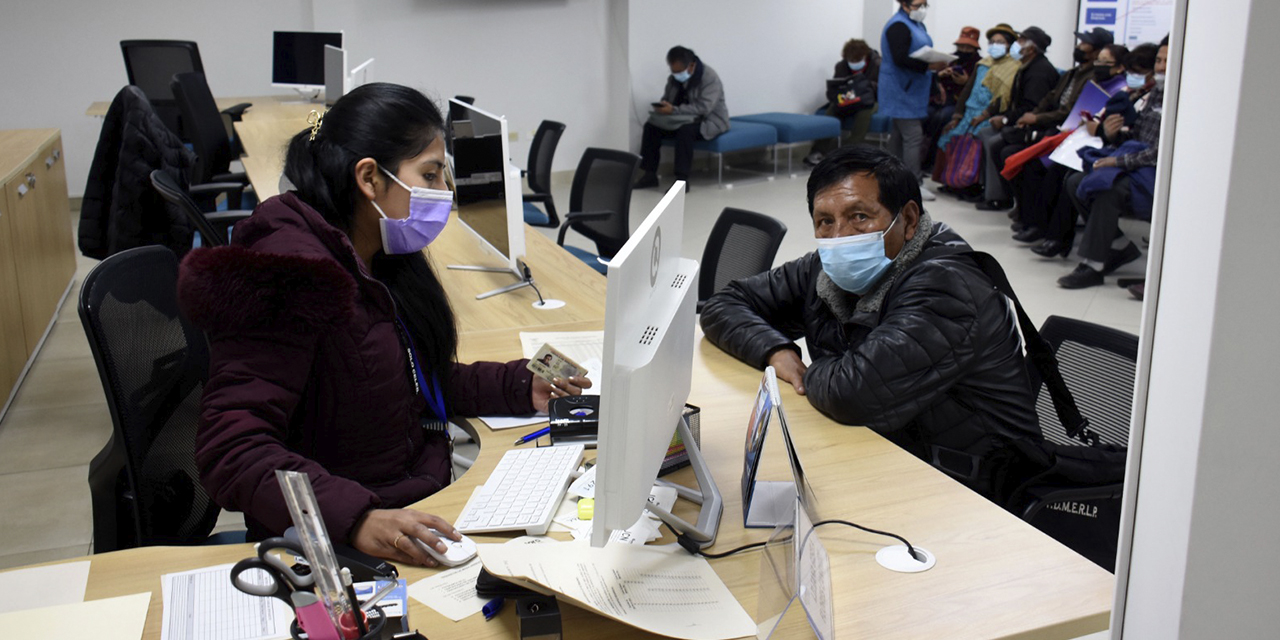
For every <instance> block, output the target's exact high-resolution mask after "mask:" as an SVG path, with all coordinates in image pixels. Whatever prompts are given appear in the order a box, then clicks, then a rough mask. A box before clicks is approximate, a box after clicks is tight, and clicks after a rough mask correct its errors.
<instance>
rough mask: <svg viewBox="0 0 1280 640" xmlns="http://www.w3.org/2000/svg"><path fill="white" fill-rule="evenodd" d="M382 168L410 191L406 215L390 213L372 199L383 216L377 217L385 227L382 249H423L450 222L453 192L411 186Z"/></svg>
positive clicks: (391, 251) (400, 252) (394, 252)
mask: <svg viewBox="0 0 1280 640" xmlns="http://www.w3.org/2000/svg"><path fill="white" fill-rule="evenodd" d="M378 168H379V169H382V167H378ZM382 172H383V173H385V174H387V177H388V178H391V179H392V180H395V182H396V184H398V185H400V186H402V187H404V188H405V190H406V191H408V192H409V217H407V218H403V219H396V218H389V217H387V214H386V213H384V212H383V211H382V207H379V206H378V203H376V202H373V201H372V200H370V202H372V203H373V208H375V209H377V210H378V215H380V216H382V219H381V220H379V221H378V224H379V226H380V227H381V228H382V250H383V251H385V252H387V253H388V254H391V255H403V254H407V253H413V252H415V251H422V250H423V249H425V248H427V245H429V244H431V242H432V241H433V240H435V239H436V237H437V236H439V235H440V232H441V231H443V230H444V225H445V224H446V223H448V222H449V211H450V210H451V209H452V208H453V192H452V191H440V190H438V189H426V188H423V187H410V186H409V185H406V184H405V183H403V182H401V181H400V179H399V178H397V177H395V175H393V174H392V173H391V172H390V171H387V170H386V169H382Z"/></svg>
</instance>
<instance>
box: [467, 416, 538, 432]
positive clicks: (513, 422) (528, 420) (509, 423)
mask: <svg viewBox="0 0 1280 640" xmlns="http://www.w3.org/2000/svg"><path fill="white" fill-rule="evenodd" d="M480 419H481V420H483V421H484V423H485V424H487V425H489V428H490V429H493V430H494V431H502V430H503V429H515V428H518V427H531V426H533V425H535V424H538V423H543V424H546V422H547V417H546V416H528V417H520V416H515V417H511V416H481V417H480Z"/></svg>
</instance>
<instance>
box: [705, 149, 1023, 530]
mask: <svg viewBox="0 0 1280 640" xmlns="http://www.w3.org/2000/svg"><path fill="white" fill-rule="evenodd" d="M808 194H809V195H808V198H809V210H810V213H811V215H812V216H813V225H814V234H815V235H816V236H817V239H818V246H819V249H818V251H817V252H815V253H810V254H808V255H806V256H804V257H802V258H800V259H798V260H794V261H792V262H788V263H787V264H784V265H782V266H781V267H778V268H777V269H774V270H772V271H768V272H765V273H762V274H759V275H756V276H752V277H750V278H745V279H742V280H738V281H735V282H732V283H730V284H729V285H728V286H727V287H726V288H725V289H724V290H722V291H721V292H719V293H717V294H716V295H715V296H713V297H712V298H711V299H710V300H708V301H707V304H706V307H705V308H704V309H703V312H702V328H703V330H704V332H705V333H706V336H707V338H708V339H710V340H711V341H712V342H713V343H715V344H716V345H718V346H719V347H720V348H722V349H724V350H725V351H726V352H728V353H730V354H732V355H733V356H734V357H736V358H738V359H740V360H743V361H745V362H747V363H749V364H752V365H754V366H757V367H764V366H766V365H771V366H773V367H774V369H775V371H776V372H777V375H778V377H779V378H781V379H783V380H785V381H787V382H789V383H790V384H791V385H792V386H793V387H795V390H796V392H797V393H799V394H801V395H805V396H807V397H808V399H809V402H810V403H812V404H813V406H814V407H816V408H817V409H818V410H820V411H822V412H823V413H825V414H827V415H828V416H830V417H831V418H832V419H834V420H837V421H839V422H842V423H846V424H854V425H866V426H868V427H870V428H872V429H874V430H875V431H876V432H878V433H880V434H882V435H884V436H885V437H887V438H889V439H890V440H891V441H893V442H894V443H896V444H898V445H899V446H901V447H902V448H904V449H906V450H907V451H910V452H911V453H913V454H915V455H916V456H918V457H920V458H921V459H923V460H925V461H926V462H929V463H930V464H932V465H933V466H935V467H937V468H938V469H941V470H942V471H944V472H946V473H948V474H949V475H951V476H952V477H954V478H956V479H957V480H959V481H960V482H962V483H964V484H965V485H967V486H969V487H970V488H972V489H974V490H975V491H977V492H979V493H981V494H983V495H984V496H987V497H988V498H990V499H992V500H993V501H995V502H997V503H998V504H1002V505H1003V504H1004V503H1005V501H1006V499H1007V498H1008V496H1009V493H1010V491H1012V489H1013V488H1015V487H1016V485H1017V484H1018V483H1019V482H1021V481H1022V480H1024V479H1025V476H1026V475H1027V472H1028V468H1027V466H1026V463H1025V462H1024V460H1023V457H1022V456H1021V455H1020V454H1019V453H1018V451H1017V448H1016V447H1015V446H1013V443H1014V442H1015V441H1020V442H1028V443H1030V442H1038V441H1039V440H1040V438H1041V436H1040V428H1039V423H1038V421H1037V418H1036V413H1035V408H1034V407H1035V396H1034V394H1033V393H1032V390H1031V384H1030V380H1029V378H1028V376H1027V369H1026V364H1025V360H1024V358H1023V354H1022V342H1021V339H1020V337H1019V334H1018V327H1017V324H1016V320H1015V318H1014V314H1013V313H1012V311H1011V309H1010V306H1011V305H1010V303H1009V301H1008V300H1007V299H1006V298H1005V297H1004V296H1003V295H1001V294H1000V293H999V292H998V291H996V290H995V288H994V287H993V285H992V282H991V280H990V279H989V278H988V277H987V276H986V275H985V274H984V273H983V272H982V270H981V269H979V267H978V266H977V264H976V263H975V262H974V261H973V259H972V258H971V257H969V256H968V255H965V252H968V251H970V249H969V246H968V245H967V244H966V243H965V242H964V240H963V239H962V238H960V236H958V235H957V234H956V233H955V232H954V231H952V230H951V228H950V227H948V226H947V225H945V224H942V223H933V222H931V221H930V219H929V215H928V214H927V213H926V212H925V211H924V209H923V207H922V205H921V199H920V188H919V185H918V184H917V181H916V179H915V176H913V175H912V174H911V171H910V170H908V169H907V168H906V166H905V165H904V164H903V163H902V162H901V161H900V160H898V159H896V158H894V157H893V156H892V155H890V154H888V153H886V152H884V151H881V150H879V149H876V148H874V147H868V146H854V147H845V148H842V149H839V150H837V151H835V152H833V153H832V154H830V155H828V156H827V157H826V158H825V159H824V160H823V161H822V163H820V164H819V165H818V166H817V168H815V169H814V170H813V173H812V174H811V175H810V176H809V185H808ZM801 336H803V337H804V338H805V341H806V345H807V347H808V349H809V355H810V357H811V360H812V364H811V365H809V366H808V367H806V366H805V365H804V363H803V362H802V361H801V358H800V349H799V347H798V346H797V345H796V344H795V342H794V341H795V340H796V339H797V338H800V337H801Z"/></svg>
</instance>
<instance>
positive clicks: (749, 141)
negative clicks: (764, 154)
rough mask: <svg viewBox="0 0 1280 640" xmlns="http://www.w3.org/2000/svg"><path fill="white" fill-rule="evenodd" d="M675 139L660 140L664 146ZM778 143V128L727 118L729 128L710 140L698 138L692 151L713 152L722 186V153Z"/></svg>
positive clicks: (775, 163)
mask: <svg viewBox="0 0 1280 640" xmlns="http://www.w3.org/2000/svg"><path fill="white" fill-rule="evenodd" d="M675 143H676V141H675V139H673V138H666V139H664V140H663V141H662V144H663V145H665V146H675ZM776 144H778V130H777V129H775V128H773V127H771V126H769V125H766V124H758V123H754V122H746V121H739V120H738V119H737V118H730V119H729V130H728V131H726V132H724V133H722V134H720V135H718V136H716V137H715V138H712V139H711V140H698V141H695V142H694V143H693V150H694V151H706V152H707V153H714V154H715V155H716V159H717V161H718V164H717V168H716V184H718V185H719V186H721V187H723V186H724V154H726V153H731V152H734V151H742V150H744V149H759V148H761V147H771V146H773V145H776ZM773 170H774V173H777V171H778V167H777V156H776V155H775V159H774V167H773Z"/></svg>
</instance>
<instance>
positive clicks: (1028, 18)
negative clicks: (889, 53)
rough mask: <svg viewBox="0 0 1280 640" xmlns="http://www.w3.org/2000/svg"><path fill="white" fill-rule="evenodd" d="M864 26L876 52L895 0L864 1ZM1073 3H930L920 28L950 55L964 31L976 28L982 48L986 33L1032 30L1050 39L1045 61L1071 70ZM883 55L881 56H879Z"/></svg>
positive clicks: (970, 0)
mask: <svg viewBox="0 0 1280 640" xmlns="http://www.w3.org/2000/svg"><path fill="white" fill-rule="evenodd" d="M865 2H866V9H865V10H864V13H865V14H866V16H867V24H866V28H865V30H864V32H863V33H864V37H865V38H866V40H867V42H869V43H871V46H873V47H875V48H876V50H879V49H880V35H881V33H882V32H883V31H884V23H885V21H887V20H888V19H889V16H891V15H892V14H893V12H894V11H896V10H897V7H898V3H897V2H896V1H895V0H865ZM1076 7H1077V0H1033V1H1031V2H1028V1H1027V0H981V1H980V2H974V1H973V0H930V1H929V16H928V17H927V18H925V21H924V24H925V26H926V27H928V29H929V35H930V36H933V42H934V46H935V47H936V48H938V49H940V50H942V51H947V52H950V51H951V50H952V44H951V43H953V42H955V40H956V38H957V37H959V35H960V29H962V28H964V27H977V28H978V30H979V31H981V32H982V33H983V34H984V37H983V40H982V44H983V48H984V49H985V48H986V44H987V43H986V38H985V34H986V32H987V29H990V28H991V27H994V26H996V25H997V24H1000V23H1001V22H1004V23H1008V24H1009V25H1010V26H1012V27H1013V28H1014V29H1017V30H1019V31H1021V30H1023V29H1025V28H1027V27H1030V26H1036V27H1040V28H1041V29H1044V32H1045V33H1047V34H1049V37H1051V38H1053V44H1052V45H1050V46H1049V56H1048V57H1049V61H1050V62H1052V63H1053V64H1054V65H1056V66H1057V67H1058V68H1061V69H1066V68H1069V67H1071V66H1072V62H1071V50H1072V49H1074V48H1075V45H1076V39H1075V35H1074V34H1075V25H1076ZM881 53H883V52H881Z"/></svg>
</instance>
